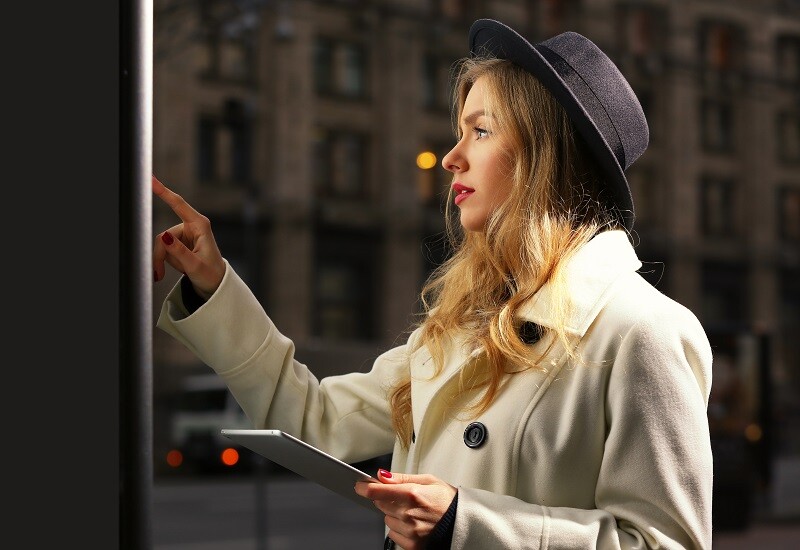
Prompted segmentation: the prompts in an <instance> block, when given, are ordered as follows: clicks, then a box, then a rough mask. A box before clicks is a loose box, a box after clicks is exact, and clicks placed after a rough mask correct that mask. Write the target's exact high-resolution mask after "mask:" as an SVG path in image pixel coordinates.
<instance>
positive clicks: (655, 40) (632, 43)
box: [616, 3, 667, 58]
mask: <svg viewBox="0 0 800 550" xmlns="http://www.w3.org/2000/svg"><path fill="white" fill-rule="evenodd" d="M616 21H617V22H618V23H619V25H620V28H619V29H618V34H617V36H618V38H619V40H620V42H621V43H620V46H621V49H622V50H623V51H625V52H627V53H629V54H631V55H633V56H635V57H639V58H645V57H650V56H658V55H660V54H661V53H662V52H663V51H664V46H665V41H666V40H665V39H666V22H667V17H666V12H665V11H664V10H663V9H661V8H659V7H657V6H647V5H641V4H636V3H625V4H622V5H620V6H618V8H617V17H616Z"/></svg>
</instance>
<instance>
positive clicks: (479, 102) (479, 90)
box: [461, 76, 486, 118]
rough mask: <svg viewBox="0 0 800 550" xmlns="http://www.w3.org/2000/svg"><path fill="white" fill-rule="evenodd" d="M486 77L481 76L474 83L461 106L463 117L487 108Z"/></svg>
mask: <svg viewBox="0 0 800 550" xmlns="http://www.w3.org/2000/svg"><path fill="white" fill-rule="evenodd" d="M485 100H486V77H484V76H481V77H479V78H478V79H477V80H475V82H474V83H473V84H472V87H471V88H470V89H469V92H467V97H466V98H465V100H464V106H463V107H462V108H461V115H462V118H463V117H466V116H469V115H470V114H472V113H474V112H476V111H479V110H482V109H485V108H486V101H485Z"/></svg>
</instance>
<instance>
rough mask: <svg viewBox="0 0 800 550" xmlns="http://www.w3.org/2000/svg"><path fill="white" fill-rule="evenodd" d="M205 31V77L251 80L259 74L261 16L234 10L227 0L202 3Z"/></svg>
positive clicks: (201, 10) (202, 70) (202, 22)
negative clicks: (258, 31)
mask: <svg viewBox="0 0 800 550" xmlns="http://www.w3.org/2000/svg"><path fill="white" fill-rule="evenodd" d="M200 20H201V23H200V24H201V27H202V28H203V30H204V41H203V47H204V54H205V55H204V59H203V64H202V69H201V75H202V76H203V77H204V78H210V79H223V80H230V81H238V82H244V83H250V82H252V81H253V80H254V77H255V66H256V63H255V52H256V33H257V30H258V24H259V21H258V17H257V16H256V15H255V14H254V13H252V12H248V11H240V10H238V9H231V6H230V5H227V4H226V3H225V2H219V1H214V0H204V1H202V2H200Z"/></svg>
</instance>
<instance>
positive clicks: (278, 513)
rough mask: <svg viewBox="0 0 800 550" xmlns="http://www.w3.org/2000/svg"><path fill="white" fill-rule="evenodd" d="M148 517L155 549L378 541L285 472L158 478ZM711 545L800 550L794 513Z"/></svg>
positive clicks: (356, 513) (286, 548)
mask: <svg viewBox="0 0 800 550" xmlns="http://www.w3.org/2000/svg"><path fill="white" fill-rule="evenodd" d="M256 518H264V520H263V521H257V520H256ZM152 522H153V524H152V528H153V548H154V550H295V549H305V548H337V549H338V548H342V549H348V550H349V549H353V550H362V549H363V550H370V549H375V550H378V549H380V548H382V547H383V520H382V517H381V516H380V515H379V514H373V513H372V512H371V511H369V510H367V509H365V508H362V507H360V506H359V505H357V504H354V503H351V502H350V501H348V500H346V499H344V498H342V497H340V496H339V495H336V494H335V493H332V492H331V491H329V490H327V489H325V488H322V487H320V486H318V485H315V484H314V483H311V482H308V481H306V480H304V479H303V478H300V477H299V476H295V475H294V474H290V473H280V474H262V475H220V476H215V477H199V478H196V477H184V478H169V479H157V480H156V483H155V485H154V488H153V516H152ZM713 547H714V550H753V549H756V550H798V549H800V517H798V518H794V520H792V519H791V518H789V519H783V520H782V521H779V522H778V521H764V520H760V521H757V522H753V523H751V524H750V525H749V526H748V527H747V529H745V530H743V531H723V532H719V533H715V536H714V543H713Z"/></svg>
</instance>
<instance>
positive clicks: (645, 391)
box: [452, 306, 712, 550]
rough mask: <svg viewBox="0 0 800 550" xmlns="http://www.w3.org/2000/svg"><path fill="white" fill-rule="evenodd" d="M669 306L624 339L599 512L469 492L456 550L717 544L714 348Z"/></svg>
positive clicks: (610, 391)
mask: <svg viewBox="0 0 800 550" xmlns="http://www.w3.org/2000/svg"><path fill="white" fill-rule="evenodd" d="M668 309H669V311H667V312H662V314H655V315H651V316H650V318H649V319H644V320H642V321H640V322H637V323H634V324H633V326H632V327H631V328H630V329H627V332H624V333H623V334H621V337H620V339H619V344H618V348H617V350H616V357H615V359H614V362H613V365H612V367H611V369H610V371H609V373H608V381H607V390H606V396H605V410H604V415H605V418H604V419H600V420H604V421H605V426H606V438H605V445H604V450H603V456H602V460H601V465H600V471H599V475H598V478H597V484H596V487H595V508H594V509H577V508H568V507H553V506H545V505H540V504H535V503H527V502H523V501H521V500H519V499H517V498H514V497H511V496H503V495H497V494H494V493H491V492H488V491H483V490H478V489H472V488H459V498H458V512H457V517H456V525H455V534H454V538H453V545H452V548H454V549H468V548H515V549H521V548H534V549H550V550H555V549H559V550H561V549H563V550H567V549H569V550H577V549H590V548H591V549H594V548H599V549H622V548H624V549H640V548H641V549H644V548H671V549H692V550H695V549H706V548H711V489H712V456H711V444H710V437H709V431H708V420H707V415H706V407H707V404H708V395H709V391H710V382H711V348H710V345H709V343H708V339H707V337H706V335H705V332H704V331H703V329H702V327H701V325H700V323H699V322H698V321H697V319H696V318H695V317H694V315H693V314H691V313H690V312H689V311H688V310H686V309H683V308H682V306H681V307H680V308H677V309H676V308H668ZM576 368H582V367H580V366H578V367H576Z"/></svg>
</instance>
